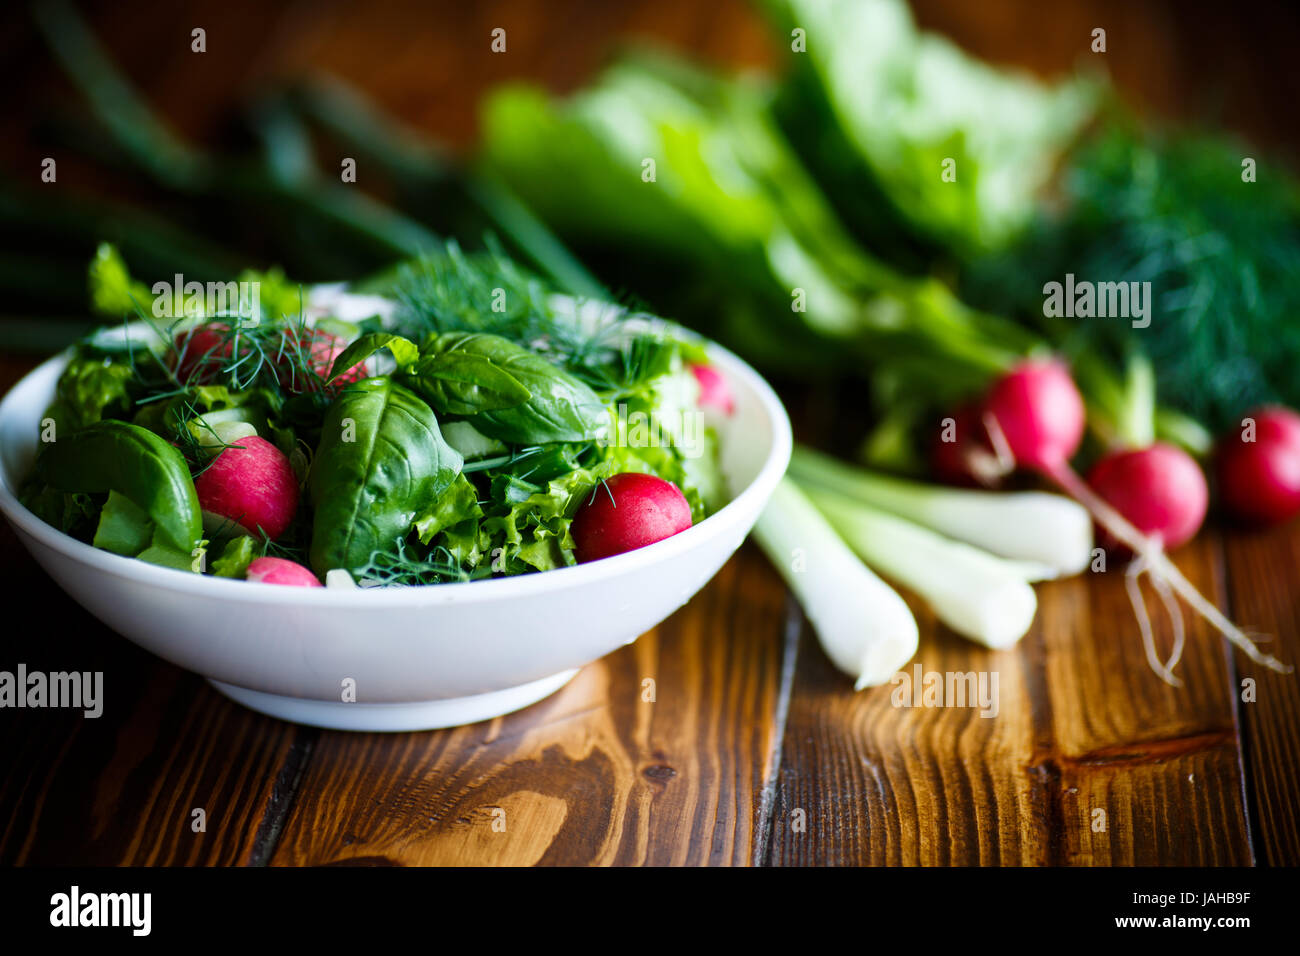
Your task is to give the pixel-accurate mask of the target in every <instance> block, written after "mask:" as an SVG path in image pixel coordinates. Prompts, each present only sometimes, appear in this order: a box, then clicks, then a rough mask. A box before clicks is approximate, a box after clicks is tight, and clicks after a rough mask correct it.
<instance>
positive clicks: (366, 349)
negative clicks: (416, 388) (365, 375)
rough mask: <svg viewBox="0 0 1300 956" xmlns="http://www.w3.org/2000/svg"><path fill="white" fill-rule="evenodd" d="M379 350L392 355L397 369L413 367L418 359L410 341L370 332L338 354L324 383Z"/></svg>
mask: <svg viewBox="0 0 1300 956" xmlns="http://www.w3.org/2000/svg"><path fill="white" fill-rule="evenodd" d="M380 349H388V351H390V352H392V353H393V358H394V359H396V361H397V367H398V368H406V367H407V366H409V365H413V364H415V361H416V359H418V358H419V357H420V350H419V348H417V347H416V344H415V343H414V342H412V341H411V340H410V339H404V338H402V336H400V335H392V334H391V333H388V332H372V333H370V334H369V335H363V336H361V338H359V339H357V340H356V341H355V342H353V343H352V344H351V345H349V346H348V347H347V348H345V349H344V350H343V351H342V352H340V353H339V355H338V358H336V359H334V364H333V365H332V366H330V373H329V377H328V378H327V379H326V382H327V383H328V382H332V381H334V379H336V378H338V377H339V376H340V375H342V374H343V373H344V372H346V371H347V370H348V369H350V368H352V366H354V365H356V364H357V363H358V362H364V361H365V360H366V359H368V358H370V356H372V355H374V354H375V353H376V352H378V351H379V350H380Z"/></svg>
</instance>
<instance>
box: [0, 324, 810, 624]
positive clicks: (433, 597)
mask: <svg viewBox="0 0 1300 956" xmlns="http://www.w3.org/2000/svg"><path fill="white" fill-rule="evenodd" d="M706 347H707V350H708V353H709V357H710V358H711V359H712V360H714V361H715V362H717V364H719V365H721V366H722V367H723V369H724V370H725V371H726V372H727V373H728V374H729V375H734V376H735V377H737V378H739V379H741V380H742V381H744V383H745V384H746V385H747V386H748V387H749V388H750V389H752V391H753V393H754V394H755V395H756V396H757V398H758V401H759V405H760V407H761V408H762V410H763V412H764V413H765V414H766V415H767V417H768V420H769V422H770V424H771V429H772V447H771V449H770V451H769V452H768V455H767V458H766V459H765V460H764V461H763V464H762V466H761V467H760V468H759V471H758V474H757V475H755V476H754V479H753V480H752V481H751V482H750V483H749V484H748V485H747V486H746V487H745V488H744V489H743V490H742V491H741V492H740V493H739V494H738V495H735V496H734V497H733V498H732V499H731V500H730V501H728V502H727V503H726V504H725V505H723V506H722V507H721V508H719V509H718V510H717V511H716V512H714V513H713V514H711V515H709V516H708V517H707V518H705V519H704V520H703V521H701V522H700V523H699V524H696V525H692V526H691V527H690V528H687V529H686V530H685V531H681V532H678V533H677V534H675V535H673V536H672V537H669V538H665V539H663V540H662V541H656V542H655V543H654V544H649V545H646V546H645V547H642V548H637V549H635V550H633V551H627V552H624V553H623V554H617V555H613V556H612V557H608V558H601V559H600V560H597V561H591V562H588V563H585V564H578V565H574V566H572V567H564V568H555V569H553V570H550V571H539V572H535V573H532V574H518V575H512V576H509V577H501V578H489V579H484V580H479V581H460V582H454V583H450V584H429V585H408V586H399V587H388V588H327V587H320V588H303V587H298V588H291V587H283V586H281V587H276V586H266V587H249V586H248V585H249V582H247V581H243V580H239V579H236V578H218V577H214V576H212V575H199V574H192V573H189V572H185V571H179V570H177V569H174V568H164V567H160V566H158V565H154V564H149V563H148V562H146V561H139V560H137V559H135V558H128V557H125V556H123V555H119V554H113V553H112V552H110V551H104V550H102V549H100V548H96V547H94V546H93V545H90V544H87V543H85V542H84V541H78V540H77V539H76V538H74V537H72V536H71V535H68V534H64V533H63V532H62V531H59V530H58V529H57V528H54V527H53V526H52V525H48V524H46V523H45V522H44V521H42V520H41V519H40V518H38V517H37V516H36V515H35V514H33V513H32V512H31V511H29V510H28V509H27V508H26V507H25V506H24V505H23V504H22V503H21V502H20V501H19V500H18V497H17V495H16V494H15V492H14V491H13V490H11V488H10V480H11V476H10V475H9V473H8V469H7V467H6V465H5V463H4V461H3V459H0V513H3V514H4V515H5V517H6V518H8V519H9V521H10V522H11V523H12V524H13V525H14V526H15V527H16V528H17V529H19V530H21V531H22V532H24V533H26V534H27V535H29V536H31V537H32V538H35V539H36V540H37V541H39V542H40V543H41V544H43V545H45V546H46V547H48V548H51V549H52V550H54V551H57V552H59V553H61V554H62V555H64V556H66V557H68V558H70V559H72V560H74V561H77V562H79V563H81V564H84V565H88V566H90V567H91V568H93V569H95V570H96V571H100V572H103V573H106V574H108V575H110V576H112V577H115V578H120V579H126V580H130V581H132V582H135V583H138V584H146V585H150V586H153V587H158V588H162V589H165V590H168V591H172V592H176V593H180V594H191V595H195V596H202V597H207V598H214V597H229V598H231V599H236V598H238V599H242V600H245V601H249V602H252V603H261V604H276V605H284V604H292V605H299V606H326V607H329V606H340V607H368V608H373V609H376V610H382V609H383V608H384V607H387V606H390V605H397V606H409V605H412V604H416V605H418V604H429V605H438V604H446V603H452V602H456V603H466V602H469V603H473V602H477V601H491V600H503V599H509V598H514V597H524V596H527V595H530V594H534V593H536V592H538V591H540V590H551V589H558V588H577V587H586V586H589V585H593V584H598V583H599V582H602V581H608V580H610V579H612V578H617V577H621V576H623V575H624V574H631V573H635V572H636V571H638V570H643V569H645V568H647V567H651V566H654V565H657V564H659V563H660V562H663V561H670V560H672V559H673V558H675V557H677V556H678V555H680V554H683V553H685V552H686V551H689V550H690V549H691V548H693V547H695V545H696V544H697V543H698V542H701V541H702V540H703V539H704V538H705V537H706V536H709V535H711V534H713V533H714V532H721V531H722V530H723V527H724V526H730V525H734V524H735V523H737V522H738V521H740V520H743V519H741V518H740V516H741V515H742V514H743V513H745V512H746V511H747V510H748V509H749V508H750V506H751V505H752V504H753V502H755V501H759V502H760V506H759V508H758V509H755V510H761V505H762V504H763V503H766V501H767V499H768V497H770V495H771V493H772V492H773V490H775V488H776V485H777V483H778V482H779V481H780V480H781V477H782V476H783V475H784V474H785V471H786V468H787V466H788V465H789V462H790V453H791V450H792V447H793V440H794V439H793V434H792V431H791V426H790V419H789V416H788V415H787V413H786V410H785V406H784V405H782V404H781V400H780V399H779V398H777V396H776V393H775V392H774V391H773V390H772V387H771V386H770V385H769V384H768V383H767V381H766V380H765V379H764V378H763V377H762V376H761V375H759V374H758V372H756V371H754V369H753V368H751V367H750V365H749V364H748V363H746V362H745V361H744V360H743V359H741V358H740V357H739V356H737V355H736V354H735V353H734V352H732V351H730V350H729V349H726V348H724V347H723V346H721V345H718V344H717V343H715V342H713V341H709V342H708V343H707V346H706ZM71 354H72V348H71V347H69V348H68V349H65V350H64V351H62V352H60V353H58V354H57V355H54V356H52V357H51V358H49V359H47V360H46V361H44V362H42V363H41V364H39V365H38V366H36V368H34V369H32V370H31V371H29V372H28V373H27V374H26V375H24V376H23V377H22V378H21V379H19V380H18V381H17V382H16V383H14V385H13V386H12V387H11V388H10V389H9V390H8V392H7V393H6V394H5V395H4V396H3V398H0V422H3V421H4V420H5V419H6V418H7V417H9V416H10V415H12V414H13V412H12V411H11V406H12V403H13V401H14V396H15V395H16V394H17V393H18V392H20V391H21V390H22V389H23V388H24V386H27V387H30V380H31V379H32V378H34V377H36V376H38V375H41V374H47V375H48V374H53V371H54V368H55V367H57V366H62V365H66V364H67V362H68V360H69V358H70V356H71ZM15 487H16V486H15ZM747 530H748V529H747ZM213 589H215V590H213Z"/></svg>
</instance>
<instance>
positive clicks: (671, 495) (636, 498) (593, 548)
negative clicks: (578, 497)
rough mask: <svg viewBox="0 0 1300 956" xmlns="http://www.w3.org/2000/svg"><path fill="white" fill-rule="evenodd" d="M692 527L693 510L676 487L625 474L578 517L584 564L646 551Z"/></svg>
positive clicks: (579, 551) (579, 553) (603, 489)
mask: <svg viewBox="0 0 1300 956" xmlns="http://www.w3.org/2000/svg"><path fill="white" fill-rule="evenodd" d="M690 526H691V506H690V505H689V504H688V503H687V501H686V498H685V496H683V495H682V493H681V491H680V490H679V489H678V487H677V486H676V485H674V484H673V483H672V482H671V481H664V480H663V479H662V478H657V477H655V476H654V475H643V474H639V473H636V472H625V473H623V474H621V475H615V476H614V477H613V478H610V479H609V480H608V481H606V482H605V483H604V484H603V485H601V486H598V487H597V488H596V489H595V491H594V492H593V496H592V498H591V500H590V501H588V502H587V503H586V504H585V505H583V506H582V508H580V509H579V510H578V513H577V515H575V516H574V519H573V525H572V532H573V541H574V544H575V545H576V553H577V556H578V560H579V561H596V560H598V559H600V558H608V557H610V556H611V555H615V554H622V553H623V552H625V551H633V550H635V549H636V548H644V547H645V546H646V545H648V544H654V543H655V542H656V541H662V540H663V539H664V538H670V537H672V536H673V535H675V534H677V533H678V532H679V531H685V530H686V529H687V528H689V527H690Z"/></svg>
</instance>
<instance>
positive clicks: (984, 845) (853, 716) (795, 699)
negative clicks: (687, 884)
mask: <svg viewBox="0 0 1300 956" xmlns="http://www.w3.org/2000/svg"><path fill="white" fill-rule="evenodd" d="M908 603H909V604H910V605H911V606H912V608H913V610H914V612H916V614H917V621H918V623H919V624H920V625H921V629H922V637H921V646H920V648H919V650H918V652H917V655H916V657H915V658H914V659H913V664H917V663H919V664H920V665H921V666H922V672H923V673H924V672H927V671H938V672H941V673H942V672H949V671H951V672H968V671H984V672H997V674H998V696H999V699H1000V701H999V704H1000V706H999V712H998V714H997V716H996V717H991V718H984V717H980V716H978V712H977V711H976V710H975V709H972V708H964V707H963V708H954V707H949V708H928V709H927V708H922V707H915V706H895V703H894V700H893V698H894V695H895V694H896V693H898V692H901V690H902V688H900V687H892V686H890V685H885V686H882V687H876V688H873V689H871V690H867V691H863V692H861V693H855V692H854V691H853V687H852V684H851V682H850V681H849V679H848V678H847V677H845V676H844V675H843V674H840V673H839V672H838V671H836V670H835V668H834V667H833V666H832V665H831V663H830V662H829V661H828V660H827V659H826V657H825V655H824V654H823V653H822V651H821V648H820V647H819V646H818V645H817V641H816V637H815V635H814V634H813V632H812V630H811V628H807V627H805V629H804V633H803V635H802V638H801V643H800V646H799V665H798V668H797V669H796V671H795V682H794V692H793V696H792V698H791V702H790V716H789V720H788V723H787V726H786V734H785V739H784V745H783V752H782V762H781V768H780V775H779V778H778V787H777V799H776V803H775V814H774V818H773V823H772V850H771V854H770V856H769V862H771V863H773V864H777V865H810V864H812V865H875V866H880V865H899V864H904V865H917V864H921V865H947V864H961V863H977V862H978V863H1031V862H1042V860H1043V857H1044V851H1043V849H1042V847H1041V846H1040V844H1041V842H1042V838H1041V836H1040V834H1039V830H1038V828H1037V827H1035V826H1033V825H1032V821H1033V820H1034V818H1035V817H1036V816H1038V815H1039V811H1038V809H1037V807H1036V805H1035V800H1034V790H1033V788H1032V787H1031V786H1029V784H1031V783H1032V782H1033V781H1032V778H1030V777H1029V776H1028V775H1027V772H1026V769H1025V768H1026V767H1027V766H1028V764H1029V762H1030V758H1031V755H1032V750H1031V746H1030V741H1031V738H1032V733H1031V721H1032V717H1031V714H1030V709H1029V706H1028V694H1027V692H1026V685H1027V677H1026V674H1025V665H1026V658H1025V655H1024V654H1022V653H1021V652H1018V651H1002V652H994V651H989V650H986V649H983V648H979V647H977V646H975V645H973V644H970V643H968V642H966V641H963V640H962V639H960V638H959V637H957V636H956V635H954V634H952V633H951V632H949V631H947V630H946V629H944V628H941V627H940V626H939V625H938V624H937V622H936V621H935V619H934V617H933V615H932V614H931V613H930V612H929V610H928V609H927V608H925V607H924V606H923V605H921V604H920V603H919V602H917V601H915V600H913V599H911V598H910V596H909V601H908ZM911 666H913V665H909V668H910V667H911ZM909 673H910V671H909ZM905 699H908V700H910V699H911V698H910V697H906V698H905ZM1041 802H1042V801H1039V803H1041Z"/></svg>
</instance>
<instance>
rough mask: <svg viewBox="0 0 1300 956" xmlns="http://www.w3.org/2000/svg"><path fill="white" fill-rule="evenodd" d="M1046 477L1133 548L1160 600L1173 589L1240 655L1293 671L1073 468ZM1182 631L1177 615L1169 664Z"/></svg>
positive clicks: (1179, 651) (1145, 633)
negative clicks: (1262, 649)
mask: <svg viewBox="0 0 1300 956" xmlns="http://www.w3.org/2000/svg"><path fill="white" fill-rule="evenodd" d="M1048 477H1050V478H1051V479H1052V480H1054V481H1055V482H1056V483H1057V484H1058V485H1060V486H1061V488H1062V490H1064V491H1065V493H1066V494H1068V495H1069V496H1070V497H1072V498H1073V499H1074V500H1075V501H1077V502H1079V503H1080V504H1081V505H1083V506H1084V507H1085V508H1087V509H1088V511H1089V512H1090V513H1091V514H1092V516H1093V517H1094V518H1095V519H1096V520H1097V523H1098V524H1100V525H1101V526H1102V527H1103V528H1105V529H1106V530H1107V531H1109V532H1110V533H1111V534H1112V535H1113V536H1114V537H1115V538H1116V539H1117V540H1118V541H1120V542H1121V543H1123V544H1124V545H1126V546H1128V547H1129V548H1130V549H1132V551H1133V553H1134V554H1135V555H1137V556H1138V558H1140V559H1141V560H1142V561H1143V565H1142V566H1141V567H1140V570H1139V572H1138V573H1141V571H1146V572H1147V573H1149V574H1150V575H1151V580H1152V584H1153V586H1154V587H1155V588H1156V591H1157V593H1158V594H1160V596H1161V598H1162V599H1165V598H1166V593H1167V592H1170V591H1172V592H1173V593H1176V594H1177V595H1178V596H1179V597H1180V598H1182V599H1183V600H1184V601H1186V602H1187V604H1188V606H1189V607H1191V608H1192V610H1194V611H1196V613H1198V614H1199V615H1201V617H1203V618H1205V620H1207V621H1209V622H1210V624H1211V626H1213V627H1214V629H1215V630H1216V631H1218V632H1219V633H1220V634H1222V635H1223V636H1224V637H1226V638H1227V639H1228V640H1229V641H1231V642H1232V643H1233V644H1234V645H1235V646H1236V647H1238V648H1239V649H1240V650H1241V652H1242V653H1243V654H1245V655H1246V656H1247V657H1249V658H1250V659H1251V660H1252V661H1254V662H1255V663H1256V664H1261V665H1263V666H1264V667H1268V668H1270V669H1272V670H1275V671H1277V672H1278V673H1281V674H1288V673H1290V672H1291V671H1292V670H1294V668H1292V667H1290V666H1288V665H1286V664H1283V663H1282V662H1281V661H1280V660H1278V659H1277V658H1276V657H1274V656H1273V655H1271V654H1265V653H1264V652H1263V651H1261V650H1260V649H1259V647H1258V646H1257V645H1256V644H1255V642H1254V641H1252V640H1251V639H1250V637H1248V636H1247V634H1246V632H1245V631H1243V630H1242V629H1241V628H1239V627H1237V625H1235V624H1233V623H1232V622H1231V621H1230V620H1228V619H1227V618H1226V617H1225V616H1224V614H1223V612H1222V611H1220V610H1219V609H1218V608H1217V607H1215V606H1214V605H1213V604H1212V603H1210V601H1208V600H1207V599H1206V598H1205V596H1204V595H1203V594H1201V592H1200V591H1198V590H1196V587H1195V586H1194V585H1193V584H1192V582H1190V581H1188V580H1187V578H1185V577H1184V576H1183V573H1182V572H1181V571H1179V570H1178V567H1177V566H1176V565H1175V564H1174V563H1173V562H1172V561H1170V560H1169V558H1168V556H1166V555H1165V551H1164V547H1163V546H1162V544H1161V542H1160V541H1159V540H1158V539H1153V538H1150V537H1147V536H1146V535H1144V534H1143V533H1142V532H1140V531H1138V529H1137V528H1135V527H1133V525H1132V524H1130V523H1129V521H1128V519H1127V518H1125V517H1124V516H1123V515H1122V514H1120V513H1119V512H1118V511H1116V510H1115V509H1114V508H1113V507H1111V506H1110V504H1109V503H1107V501H1106V500H1105V499H1104V498H1102V497H1101V496H1100V495H1098V494H1097V493H1096V492H1095V491H1093V490H1092V489H1091V488H1090V487H1088V485H1087V483H1085V482H1084V481H1083V479H1082V478H1080V477H1079V476H1078V475H1077V474H1075V472H1074V469H1072V468H1071V467H1070V466H1069V465H1068V464H1062V465H1061V466H1060V467H1059V468H1056V469H1053V470H1052V471H1051V472H1050V474H1049V476H1048ZM1134 584H1135V586H1136V575H1134ZM1161 588H1164V589H1165V590H1164V591H1162V590H1161ZM1129 597H1130V599H1132V597H1133V591H1132V589H1130V591H1129ZM1138 599H1139V601H1140V600H1141V593H1140V592H1139V593H1138ZM1169 604H1170V602H1169V601H1166V606H1169ZM1135 612H1136V605H1135ZM1171 616H1172V612H1171ZM1145 618H1146V610H1145V608H1143V610H1142V612H1141V614H1140V615H1139V620H1138V626H1139V628H1142V627H1143V619H1145ZM1150 629H1151V622H1150V620H1149V619H1146V624H1145V630H1144V631H1143V641H1144V642H1145V641H1147V640H1148V639H1149V637H1150ZM1182 631H1183V629H1182V615H1181V614H1179V616H1178V618H1177V621H1176V622H1175V624H1174V644H1175V652H1176V653H1175V654H1173V655H1171V657H1170V665H1171V666H1172V665H1173V664H1176V663H1177V662H1178V658H1179V657H1181V655H1182V644H1183V636H1182ZM1152 653H1154V651H1152V652H1150V653H1149V654H1148V658H1150V656H1151V654H1152ZM1152 669H1154V670H1155V671H1156V673H1157V674H1160V676H1161V677H1162V678H1165V679H1166V680H1167V679H1168V678H1167V677H1166V673H1167V671H1166V670H1165V668H1164V667H1163V666H1162V667H1156V665H1155V664H1152ZM1170 676H1172V675H1170Z"/></svg>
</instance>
